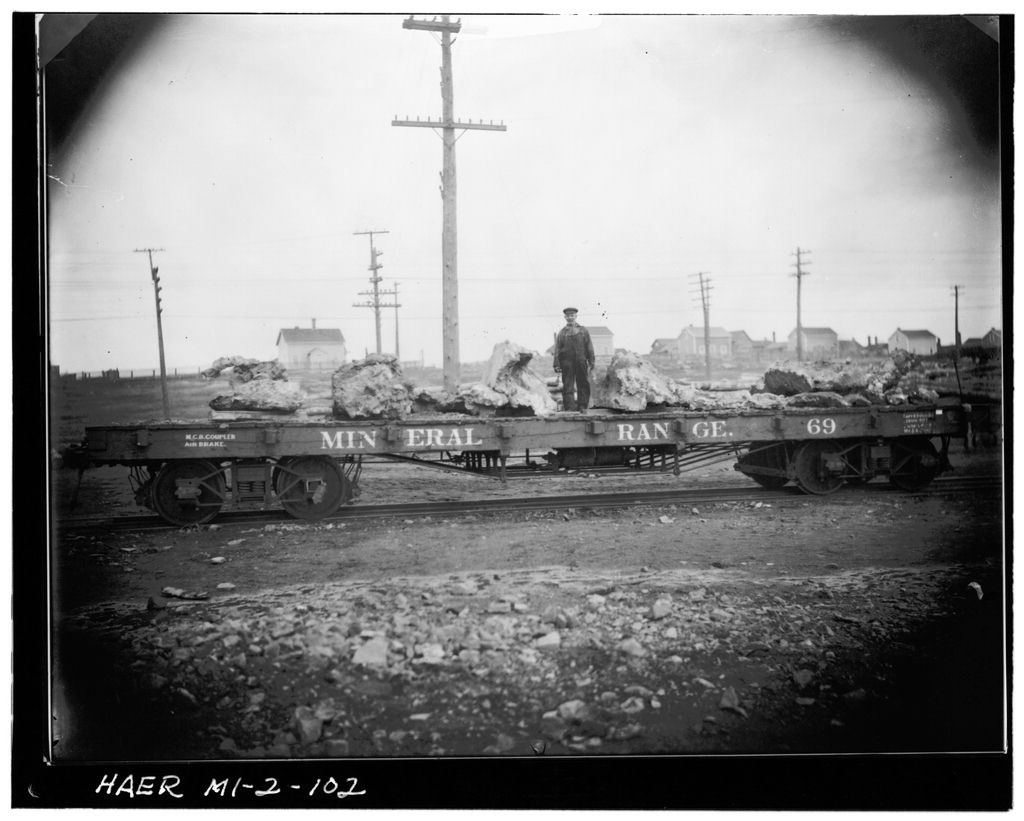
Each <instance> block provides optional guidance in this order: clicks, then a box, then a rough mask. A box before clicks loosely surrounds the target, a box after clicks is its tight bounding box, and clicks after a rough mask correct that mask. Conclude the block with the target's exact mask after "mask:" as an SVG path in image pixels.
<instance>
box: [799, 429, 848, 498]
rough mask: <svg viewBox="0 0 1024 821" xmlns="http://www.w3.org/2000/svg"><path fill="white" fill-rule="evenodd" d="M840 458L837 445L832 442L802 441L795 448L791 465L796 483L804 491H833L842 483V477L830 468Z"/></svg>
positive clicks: (818, 492) (821, 492) (822, 492)
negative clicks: (794, 472)
mask: <svg viewBox="0 0 1024 821" xmlns="http://www.w3.org/2000/svg"><path fill="white" fill-rule="evenodd" d="M841 460H842V456H841V451H840V449H839V446H838V445H836V444H834V443H832V442H804V443H803V444H802V445H800V447H798V448H797V450H796V455H795V456H794V458H793V467H794V470H795V471H796V483H797V485H798V486H799V487H800V489H801V490H802V491H804V493H814V494H817V495H824V494H827V493H834V492H835V491H837V490H839V488H840V487H841V486H842V484H843V477H842V476H841V475H839V474H837V473H836V472H834V471H833V470H832V469H831V468H830V466H829V465H830V463H831V464H833V465H836V464H839V463H840V462H841Z"/></svg>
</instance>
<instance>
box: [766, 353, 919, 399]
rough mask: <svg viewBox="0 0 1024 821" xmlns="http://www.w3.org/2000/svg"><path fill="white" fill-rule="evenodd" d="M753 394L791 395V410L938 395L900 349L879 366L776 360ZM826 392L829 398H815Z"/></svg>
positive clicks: (916, 364) (911, 358) (915, 362)
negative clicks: (794, 408) (792, 408)
mask: <svg viewBox="0 0 1024 821" xmlns="http://www.w3.org/2000/svg"><path fill="white" fill-rule="evenodd" d="M751 390H752V391H753V392H754V393H769V394H775V395H778V396H784V397H788V398H789V401H788V402H787V405H788V406H789V407H850V406H854V407H856V406H859V405H905V404H921V403H928V402H934V401H935V400H936V399H938V397H939V394H938V392H937V391H935V390H934V389H932V388H931V387H929V386H928V385H927V377H926V375H925V373H924V370H923V368H922V367H921V362H920V359H918V357H916V356H913V355H912V354H906V353H903V352H901V351H898V352H896V353H895V354H893V355H892V356H890V357H889V358H888V359H886V360H885V361H883V362H880V363H875V362H868V363H860V362H854V361H843V362H834V361H818V362H789V361H782V362H777V363H775V364H773V365H772V366H771V367H770V368H768V370H767V371H765V373H764V376H762V377H761V378H760V379H759V380H758V382H757V383H756V384H755V385H754V386H753V387H752V389H751ZM822 393H827V394H830V396H829V397H827V398H824V399H820V400H815V399H814V398H813V397H815V396H817V395H819V394H822ZM815 402H819V403H820V402H828V403H831V404H824V405H823V404H815Z"/></svg>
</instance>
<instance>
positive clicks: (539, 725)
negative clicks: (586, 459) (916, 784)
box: [54, 455, 1005, 761]
mask: <svg viewBox="0 0 1024 821" xmlns="http://www.w3.org/2000/svg"><path fill="white" fill-rule="evenodd" d="M990 456H991V455H990ZM981 458H982V457H981V456H978V455H976V456H974V457H972V459H971V465H973V466H974V467H975V468H977V465H978V460H979V459H981ZM961 468H962V469H961V472H964V473H966V472H970V471H971V468H970V467H969V466H968V464H967V461H966V460H961ZM445 478H446V479H447V477H445ZM386 481H387V482H391V483H393V484H392V486H391V487H390V488H389V492H398V493H402V492H403V487H404V495H405V497H407V498H413V497H417V494H422V493H426V492H429V493H430V494H432V495H435V496H436V495H440V496H445V495H446V494H449V495H450V494H454V495H455V496H458V495H459V491H460V490H461V487H462V486H463V482H464V480H463V479H462V477H452V478H451V479H447V481H448V484H447V485H445V484H443V483H442V482H441V481H440V480H435V481H433V482H430V483H429V484H428V485H427V486H424V483H422V482H417V483H415V484H411V483H410V484H406V485H404V486H403V481H408V482H412V481H413V480H405V479H404V478H403V477H401V476H391V477H389V478H387V479H386ZM601 481H602V482H603V481H604V480H601ZM677 481H678V480H677ZM488 487H490V486H489V485H488ZM561 487H564V485H560V488H561ZM602 489H607V488H606V487H605V488H602ZM525 490H526V485H525V484H520V485H518V486H517V490H516V493H515V495H521V494H522V493H523V491H525ZM100 492H104V491H103V486H102V483H101V486H100ZM1001 527H1002V509H1001V504H1000V500H999V499H998V498H997V497H995V498H994V497H991V496H989V497H986V496H984V495H982V494H977V493H975V494H971V495H969V496H966V497H956V498H952V499H942V498H936V497H912V496H906V495H897V494H895V493H887V492H884V491H883V492H881V493H879V494H877V495H871V496H870V497H866V496H865V495H864V494H863V493H858V492H850V493H846V494H844V493H838V494H836V495H834V496H831V497H828V498H812V497H803V498H798V499H797V500H795V501H794V500H789V501H787V502H786V503H785V504H777V505H773V504H764V503H720V504H715V505H707V506H705V507H703V508H702V509H699V510H698V509H695V508H694V509H678V508H676V507H675V506H671V505H670V506H665V507H644V508H635V509H610V510H606V509H599V510H591V509H586V508H580V509H575V510H566V511H548V512H541V513H515V514H486V515H477V516H462V517H450V518H431V517H417V518H416V519H407V520H404V521H401V520H399V521H395V520H390V521H386V520H381V521H359V520H352V521H350V522H347V523H346V522H336V523H326V524H304V523H294V524H292V523H286V524H270V525H266V526H263V527H245V526H240V525H239V526H234V525H232V526H217V525H216V524H214V525H212V526H207V527H204V528H200V529H188V530H181V531H167V532H163V533H155V534H153V533H116V534H115V533H109V534H91V535H80V536H76V535H75V534H73V533H70V532H69V533H66V534H63V535H62V536H60V537H59V538H58V540H57V543H56V550H57V555H56V561H55V567H56V576H55V578H56V585H55V594H56V596H55V602H56V604H57V613H56V615H57V620H56V624H57V628H58V629H57V636H56V637H57V642H56V645H55V646H56V649H57V668H56V676H55V679H54V683H55V704H56V713H57V721H56V724H55V730H56V733H57V735H58V737H59V741H58V743H57V746H56V753H57V757H58V759H59V760H68V761H74V760H81V761H86V760H96V759H108V758H113V759H127V760H134V759H173V758H188V759H203V760H209V759H247V760H248V759H281V758H286V759H312V758H316V759H320V758H325V757H326V758H335V757H345V758H370V757H382V756H383V757H441V758H443V757H453V756H533V755H540V754H543V755H550V756H568V755H572V756H580V755H583V756H607V755H625V754H630V755H635V754H665V753H673V754H680V753H684V754H691V753H702V754H703V753H709V752H710V753H721V752H726V753H749V752H772V753H776V752H865V751H870V752H877V751H944V750H998V749H1002V747H1003V743H1004V742H1003V728H1004V721H1003V708H1004V698H1003V694H1004V681H1003V674H1002V671H1003V667H1002V665H1003V660H1004V652H1003V651H1004V646H1005V644H1004V634H1003V623H1002V617H1003V596H1002V593H1003V577H1002V573H1003V566H1002V541H1001V539H1002V534H1001ZM193 597H195V598H193ZM111 726H116V727H118V728H119V732H117V733H110V732H109V728H110V727H111Z"/></svg>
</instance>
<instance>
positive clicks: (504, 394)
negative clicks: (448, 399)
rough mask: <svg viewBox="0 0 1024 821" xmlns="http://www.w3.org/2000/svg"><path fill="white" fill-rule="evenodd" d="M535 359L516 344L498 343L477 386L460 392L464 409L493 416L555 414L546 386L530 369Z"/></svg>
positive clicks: (556, 406)
mask: <svg viewBox="0 0 1024 821" xmlns="http://www.w3.org/2000/svg"><path fill="white" fill-rule="evenodd" d="M536 355H537V353H536V351H531V350H529V349H528V348H524V347H523V346H522V345H518V344H516V343H515V342H509V341H508V340H506V341H504V342H499V343H498V344H497V345H495V346H494V350H493V351H492V352H491V358H490V359H489V360H488V362H487V366H486V367H485V368H484V373H483V377H482V378H481V380H480V382H477V383H475V384H473V385H470V386H469V387H468V388H463V389H462V390H461V391H460V392H459V397H460V398H461V399H462V400H463V401H464V403H465V405H466V406H467V408H469V409H470V410H472V411H474V412H476V413H478V414H488V413H494V414H496V415H506V414H507V415H522V414H528V415H530V416H547V415H549V414H552V413H554V412H555V411H557V410H558V405H557V403H556V402H555V400H554V399H553V398H552V396H551V392H550V389H549V388H548V385H547V382H545V380H544V379H542V378H541V377H540V376H538V375H537V374H536V373H534V372H533V370H532V369H531V368H530V360H532V359H533V358H534V357H535V356H536Z"/></svg>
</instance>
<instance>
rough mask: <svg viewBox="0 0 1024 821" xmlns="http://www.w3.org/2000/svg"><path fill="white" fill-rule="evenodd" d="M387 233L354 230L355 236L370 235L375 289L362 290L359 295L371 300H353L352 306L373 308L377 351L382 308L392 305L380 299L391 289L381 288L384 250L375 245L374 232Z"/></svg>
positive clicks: (371, 278)
mask: <svg viewBox="0 0 1024 821" xmlns="http://www.w3.org/2000/svg"><path fill="white" fill-rule="evenodd" d="M386 233H388V232H387V231H354V232H353V236H357V237H358V236H363V235H364V234H369V236H370V269H369V270H370V282H371V284H372V285H373V290H372V291H360V292H359V295H360V296H368V297H371V300H370V301H369V302H353V303H352V307H353V308H373V325H374V328H375V329H376V332H377V353H380V309H381V308H390V307H391V305H389V304H387V303H384V302H381V301H380V298H381V296H384V295H386V294H388V293H390V291H382V290H380V281H381V279H383V277H381V276H380V275H379V274H378V273H377V272H378V271H379V270H380V269H381V268H383V267H384V266H383V265H381V264H380V263H379V262H378V261H377V258H378V257H379V256H381V254H383V253H384V252H383V251H378V250H377V248H376V247H375V246H374V244H373V235H374V234H386ZM396 307H397V306H396ZM395 357H396V358H397V357H398V352H397V351H396V352H395Z"/></svg>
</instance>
